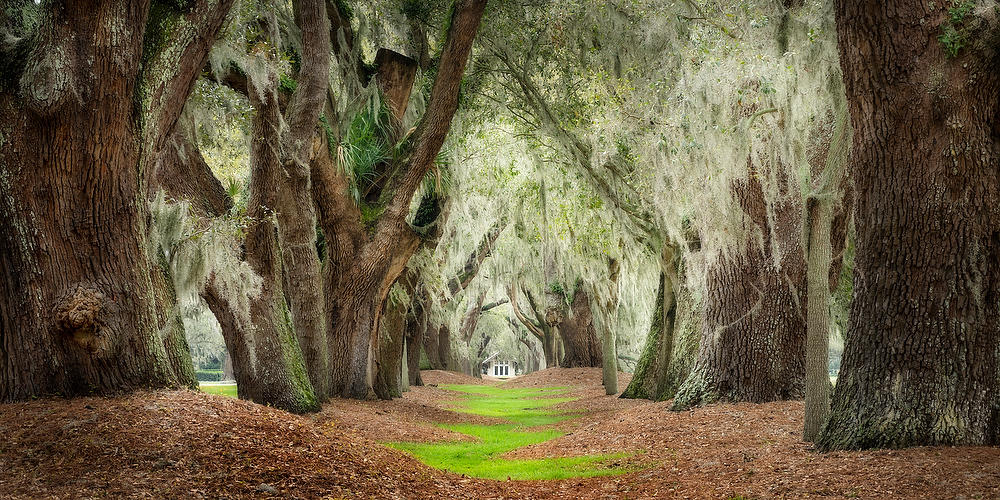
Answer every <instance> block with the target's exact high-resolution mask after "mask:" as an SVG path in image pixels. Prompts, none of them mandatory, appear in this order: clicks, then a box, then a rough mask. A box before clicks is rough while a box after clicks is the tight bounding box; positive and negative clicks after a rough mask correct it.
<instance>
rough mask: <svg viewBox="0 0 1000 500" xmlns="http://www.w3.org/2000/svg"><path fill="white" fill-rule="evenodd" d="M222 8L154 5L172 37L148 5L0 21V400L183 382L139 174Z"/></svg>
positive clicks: (70, 8)
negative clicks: (152, 20) (161, 309)
mask: <svg viewBox="0 0 1000 500" xmlns="http://www.w3.org/2000/svg"><path fill="white" fill-rule="evenodd" d="M104 4H107V5H104ZM230 5H231V1H222V2H218V3H214V4H211V5H209V4H208V2H197V1H196V2H191V3H190V4H189V5H187V7H188V10H186V11H184V12H179V11H178V12H174V11H172V10H170V9H169V8H167V9H165V12H163V15H164V16H167V17H170V18H172V19H181V18H183V19H182V20H183V21H184V22H183V23H176V24H170V27H169V28H167V27H166V26H163V25H156V26H150V27H148V28H147V22H148V19H147V18H148V15H149V10H150V3H149V2H148V1H147V2H141V1H139V2H101V5H99V7H101V8H95V6H94V5H93V4H91V3H76V2H70V3H65V4H63V3H58V4H56V3H48V2H46V3H44V4H43V5H37V4H33V2H24V5H22V6H20V7H19V8H24V9H37V10H38V11H39V12H38V16H39V19H40V21H39V22H38V23H37V24H32V25H27V26H17V25H16V23H18V22H19V21H20V20H19V19H10V23H9V25H8V26H6V27H7V28H9V29H11V30H13V31H11V32H9V33H8V37H7V38H6V39H5V40H4V41H3V42H0V51H2V54H0V59H2V60H3V66H4V75H3V79H2V81H0V123H2V125H0V137H2V141H3V146H2V147H0V219H2V220H3V221H4V223H3V224H2V225H0V401H11V400H19V399H26V398H30V397H34V396H38V395H44V394H63V395H78V394H90V393H115V392H120V391H126V390H131V389H134V388H138V387H164V386H177V385H182V384H187V383H189V382H190V380H189V379H188V376H187V375H186V374H181V375H180V376H179V375H178V374H177V373H175V372H174V370H173V368H172V366H171V363H170V361H169V358H168V356H167V353H166V351H165V349H164V343H163V339H161V338H160V335H159V331H160V329H159V325H158V321H157V312H158V307H157V303H156V302H157V300H156V295H155V294H154V287H153V284H152V280H153V276H152V274H151V272H152V271H151V270H152V269H153V266H154V264H153V263H152V262H150V259H149V257H148V255H147V253H148V252H147V248H146V246H147V242H146V236H147V235H146V225H147V217H148V207H147V206H146V202H145V179H144V177H143V176H142V175H141V173H142V169H143V168H147V167H148V165H149V164H150V162H151V159H152V158H153V157H154V155H155V153H156V152H157V151H158V149H159V148H160V147H161V146H162V144H163V142H164V140H165V138H166V136H167V135H168V134H169V133H170V132H171V131H172V129H173V126H174V123H175V122H176V120H177V117H178V116H179V114H180V111H181V109H180V108H181V106H182V104H183V102H184V101H185V100H186V99H187V95H188V93H189V91H190V88H191V84H192V83H193V81H194V79H195V77H196V76H197V70H198V69H199V68H200V67H201V64H202V63H203V61H204V59H205V56H206V54H207V50H208V45H210V44H211V40H212V39H213V38H214V37H215V34H216V33H217V31H218V29H219V27H220V26H221V23H222V19H223V18H224V16H225V13H226V12H227V11H228V9H229V6H230ZM24 17H25V18H27V17H29V16H24ZM109 27H113V29H114V34H113V35H114V36H112V35H111V34H110V33H109V32H108V30H109V29H110V28H109ZM164 31H166V33H164ZM161 35H167V36H166V41H165V42H163V43H161V44H152V43H149V44H144V41H146V40H147V39H149V40H154V39H157V38H158V37H160V36H161ZM144 51H145V52H144ZM164 51H168V52H170V54H171V56H170V57H169V58H165V57H164V56H163V52H164ZM143 61H145V62H143ZM175 338H176V337H175Z"/></svg>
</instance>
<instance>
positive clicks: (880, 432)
mask: <svg viewBox="0 0 1000 500" xmlns="http://www.w3.org/2000/svg"><path fill="white" fill-rule="evenodd" d="M836 15H837V33H838V36H839V40H840V62H841V67H842V69H843V73H844V83H845V86H846V90H847V102H848V109H849V110H850V115H851V119H852V123H853V126H854V140H853V144H854V150H853V153H852V157H851V160H850V168H849V171H850V174H851V176H852V177H853V179H854V182H855V187H856V193H857V200H856V205H855V210H854V221H855V224H856V228H857V240H856V241H857V243H856V245H857V246H856V251H857V253H856V261H855V262H856V267H855V271H856V272H855V274H854V300H853V302H852V304H851V313H850V322H849V326H848V331H847V335H846V339H845V349H844V357H843V361H842V364H841V371H840V376H839V378H838V380H837V386H836V388H835V390H834V394H833V403H832V410H831V414H830V419H829V421H828V422H827V424H826V426H825V427H824V429H823V431H822V434H821V435H820V438H819V441H818V445H819V447H820V448H822V449H826V450H830V449H858V448H874V447H904V446H917V445H936V444H987V445H989V444H997V443H998V442H1000V431H998V429H1000V427H998V425H1000V421H998V409H1000V406H998V405H1000V397H998V383H1000V379H998V377H1000V364H998V353H1000V350H998V342H1000V335H998V314H1000V310H998V308H1000V303H998V301H997V297H998V288H997V287H998V283H1000V282H998V279H997V275H998V263H1000V261H998V260H997V254H998V241H997V227H998V226H997V223H998V220H997V213H996V206H997V204H998V202H1000V200H998V199H997V197H998V193H1000V189H998V185H997V175H996V174H997V165H998V155H1000V110H998V106H1000V101H998V100H997V93H998V90H1000V76H998V74H997V72H996V71H995V68H996V67H997V65H998V63H1000V58H998V47H1000V43H998V42H1000V25H998V21H997V15H998V11H997V4H996V3H995V2H960V3H954V4H949V3H946V2H942V3H940V4H935V3H927V2H917V1H892V2H868V1H863V2H841V3H838V4H837V11H836ZM900 61H906V63H905V64H901V63H900Z"/></svg>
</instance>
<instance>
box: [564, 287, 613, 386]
mask: <svg viewBox="0 0 1000 500" xmlns="http://www.w3.org/2000/svg"><path fill="white" fill-rule="evenodd" d="M559 335H560V336H561V337H562V339H563V346H564V348H565V349H566V356H565V357H564V358H563V359H562V362H561V363H560V366H562V367H563V368H584V367H585V368H597V367H599V366H601V363H602V361H601V358H602V356H601V350H602V346H601V341H600V339H598V338H597V329H596V328H594V313H593V311H591V309H590V295H589V294H588V293H587V292H586V291H585V290H584V289H583V288H582V287H581V288H579V289H578V290H577V291H576V293H574V294H573V305H572V314H571V315H570V316H569V317H568V318H566V319H565V320H563V322H562V323H561V324H560V325H559Z"/></svg>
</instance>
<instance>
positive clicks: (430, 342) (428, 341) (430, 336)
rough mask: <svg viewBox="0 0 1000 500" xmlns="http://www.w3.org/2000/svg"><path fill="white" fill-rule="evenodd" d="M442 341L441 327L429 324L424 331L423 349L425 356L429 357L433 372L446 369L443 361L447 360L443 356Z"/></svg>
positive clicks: (428, 360)
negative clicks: (440, 343)
mask: <svg viewBox="0 0 1000 500" xmlns="http://www.w3.org/2000/svg"><path fill="white" fill-rule="evenodd" d="M440 341H441V333H440V331H439V327H436V326H431V325H430V324H428V325H427V326H426V328H425V329H424V338H423V347H424V355H425V356H427V362H428V363H429V364H430V365H431V369H432V370H444V369H445V364H444V361H443V360H444V359H447V358H444V357H443V356H441V347H440V345H439V342H440Z"/></svg>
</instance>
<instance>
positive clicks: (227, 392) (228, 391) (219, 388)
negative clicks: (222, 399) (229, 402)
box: [198, 383, 236, 398]
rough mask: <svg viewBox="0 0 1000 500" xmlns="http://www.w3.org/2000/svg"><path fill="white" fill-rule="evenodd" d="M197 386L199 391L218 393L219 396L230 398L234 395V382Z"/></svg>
mask: <svg viewBox="0 0 1000 500" xmlns="http://www.w3.org/2000/svg"><path fill="white" fill-rule="evenodd" d="M198 388H199V389H201V392H207V393H208V394H218V395H220V396H229V397H231V398H235V397H236V384H235V383H233V384H204V383H202V384H199V385H198Z"/></svg>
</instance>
